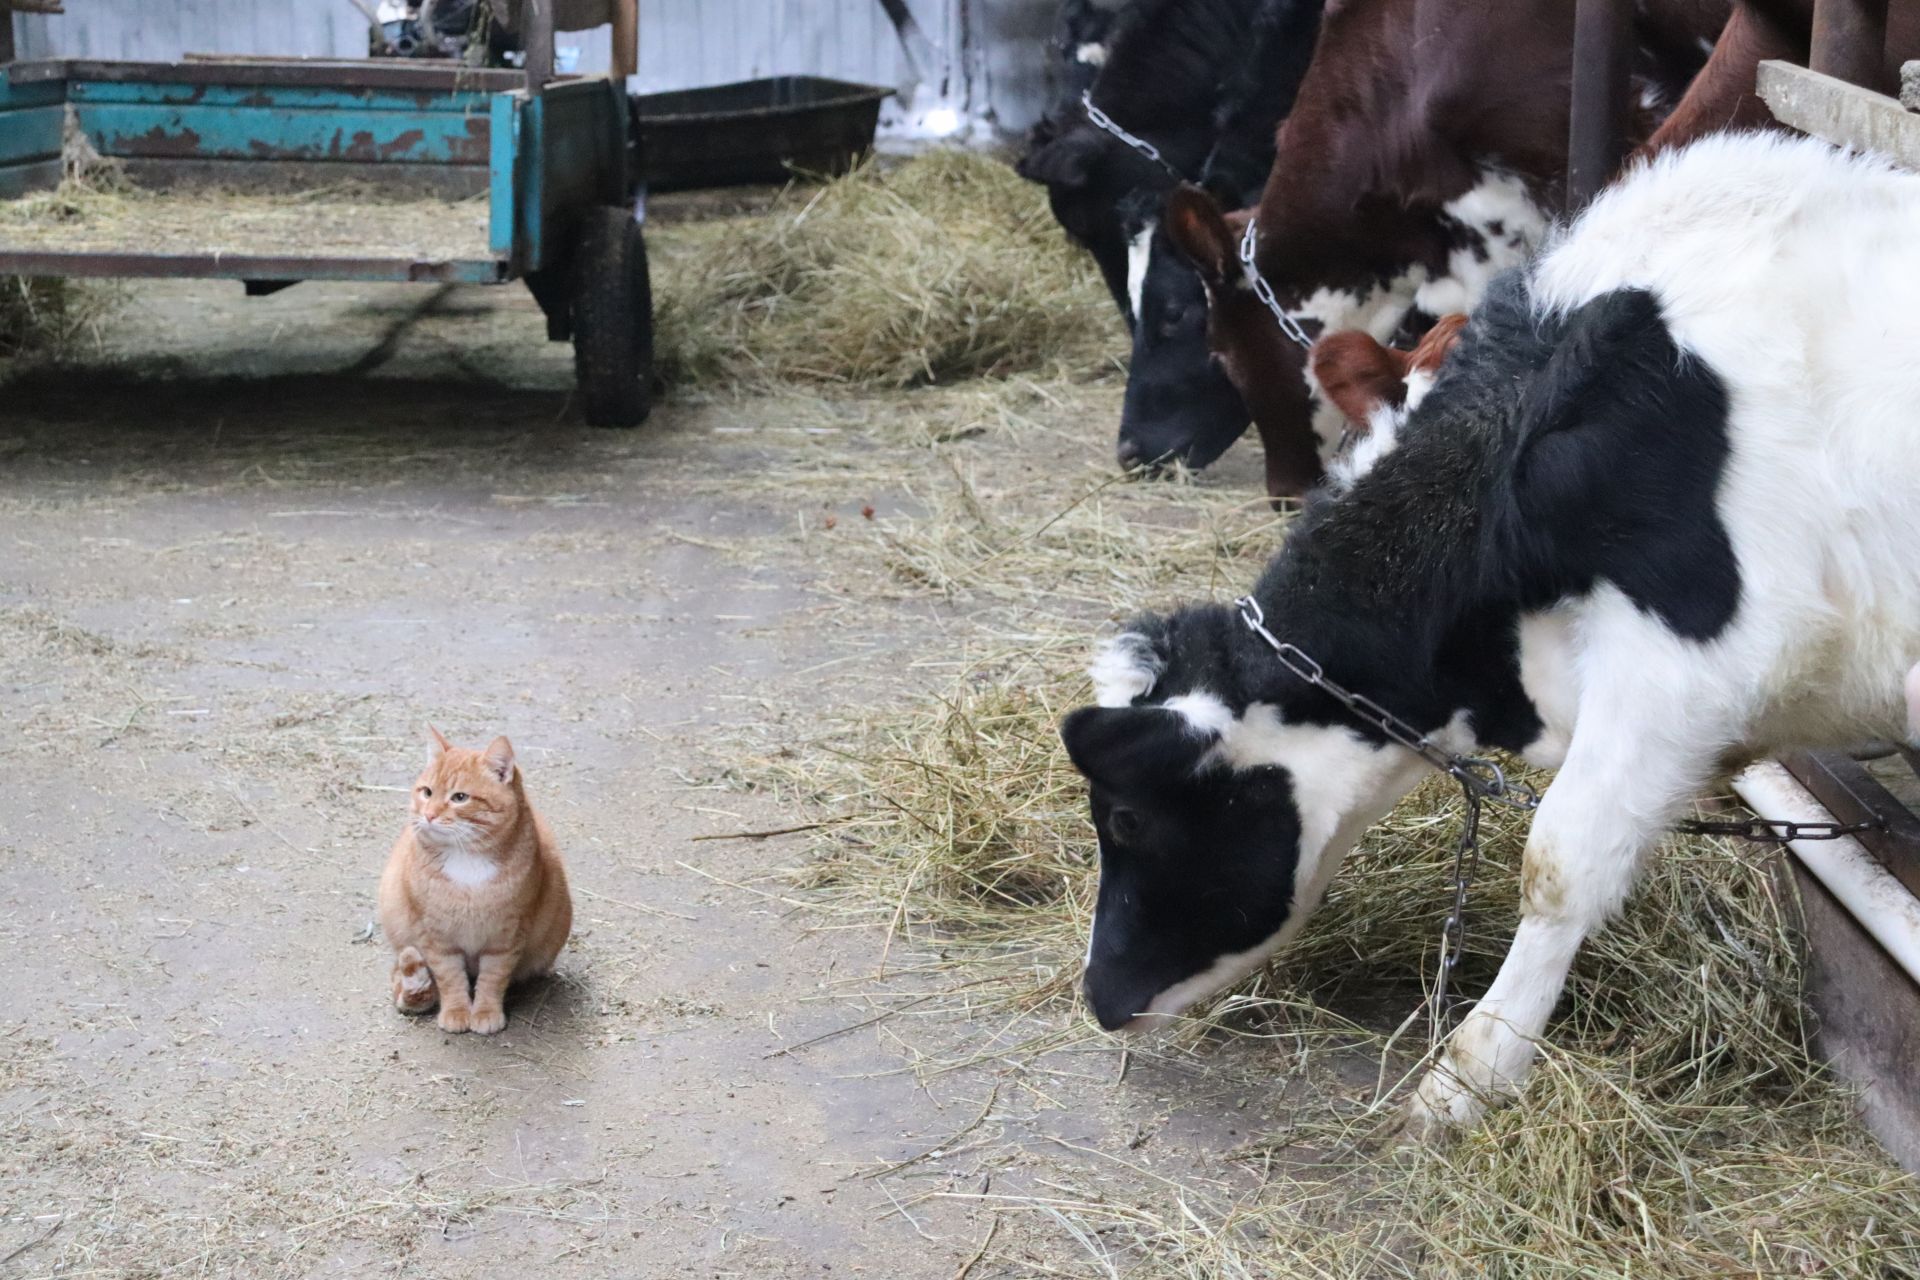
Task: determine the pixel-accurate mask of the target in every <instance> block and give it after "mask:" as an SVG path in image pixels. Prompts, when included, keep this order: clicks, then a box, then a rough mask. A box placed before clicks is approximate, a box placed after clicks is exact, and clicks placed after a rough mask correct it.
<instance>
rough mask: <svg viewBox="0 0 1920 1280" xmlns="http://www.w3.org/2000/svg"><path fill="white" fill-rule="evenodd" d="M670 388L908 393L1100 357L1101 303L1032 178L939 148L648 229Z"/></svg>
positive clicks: (1105, 324)
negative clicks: (726, 215)
mask: <svg viewBox="0 0 1920 1280" xmlns="http://www.w3.org/2000/svg"><path fill="white" fill-rule="evenodd" d="M649 249H650V251H651V253H652V257H653V269H654V306H655V314H656V327H657V336H656V347H655V351H656V359H657V361H658V367H659V370H660V372H661V374H662V376H663V377H665V378H666V379H667V381H668V382H669V383H672V384H680V385H687V384H728V385H734V386H740V385H748V386H758V387H764V386H766V385H768V384H771V383H775V382H783V381H785V382H792V381H799V382H807V383H816V384H817V383H836V384H847V385H853V386H861V387H906V386H915V385H920V384H925V383H937V382H946V381H950V380H953V379H957V378H965V377H973V376H982V375H985V376H999V375H1004V374H1008V373H1014V372H1028V371H1041V370H1045V371H1050V372H1056V373H1079V372H1083V371H1085V370H1088V369H1093V368H1100V367H1103V366H1104V367H1111V357H1112V350H1113V347H1114V342H1113V337H1114V324H1115V322H1114V319H1113V316H1112V310H1111V308H1112V305H1113V304H1112V303H1111V302H1110V301H1108V300H1107V298H1106V296H1105V294H1104V293H1103V292H1102V290H1101V288H1100V286H1099V283H1098V279H1097V277H1096V275H1095V273H1094V272H1093V270H1092V268H1091V266H1090V265H1089V264H1088V262H1087V260H1086V258H1085V255H1083V254H1080V253H1078V252H1077V251H1076V250H1073V249H1072V248H1070V247H1069V246H1068V245H1066V244H1065V243H1064V242H1063V240H1062V238H1061V236H1060V233H1059V229H1058V228H1057V227H1056V226H1055V225H1054V223H1053V221H1052V219H1051V217H1050V216H1049V214H1048V212H1047V206H1046V200H1045V197H1044V195H1043V193H1042V192H1041V189H1040V188H1039V187H1037V186H1035V185H1033V184H1032V183H1029V182H1025V181H1023V180H1021V179H1020V178H1019V177H1018V176H1016V175H1015V174H1014V172H1013V170H1012V169H1010V168H1008V167H1007V165H1006V164H1004V163H1002V162H1001V161H999V160H995V159H992V158H990V157H985V156H981V155H977V154H974V153H972V152H964V151H954V150H936V151H931V152H928V153H926V154H924V155H921V156H918V157H915V158H914V159H912V160H909V161H907V162H905V163H903V164H900V165H897V166H889V165H885V164H882V163H879V162H869V163H868V164H865V165H863V166H862V167H860V168H859V169H857V170H855V171H854V172H852V173H850V174H847V175H846V176H844V177H841V178H838V179H836V180H834V181H832V182H830V183H828V184H826V185H825V186H821V187H803V186H796V187H794V188H791V189H789V190H788V191H787V192H786V193H784V194H783V195H782V196H781V198H780V199H779V200H778V201H777V202H776V204H775V207H774V209H773V210H772V211H771V212H770V213H768V214H766V215H764V216H760V217H746V218H737V219H729V220H725V221H719V222H708V223H702V224H697V225H692V226H678V227H675V226H662V227H659V228H657V229H656V230H655V231H654V232H653V233H652V235H651V238H650V241H649Z"/></svg>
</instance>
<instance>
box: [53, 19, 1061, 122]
mask: <svg viewBox="0 0 1920 1280" xmlns="http://www.w3.org/2000/svg"><path fill="white" fill-rule="evenodd" d="M909 4H910V5H911V7H912V8H913V11H914V13H915V14H916V15H917V16H918V17H919V19H920V23H921V25H922V26H923V27H924V28H925V29H926V33H927V35H928V37H929V38H930V39H931V40H932V41H933V43H934V44H935V45H936V47H937V48H938V50H939V53H940V58H941V65H940V66H939V67H938V68H936V69H935V74H936V75H937V77H938V78H940V79H942V80H944V81H946V82H947V84H948V86H949V94H950V96H951V97H952V98H954V99H956V100H960V101H965V102H967V103H968V104H969V105H970V106H971V108H972V109H973V110H974V112H976V113H977V114H979V115H980V116H982V117H983V118H989V119H991V120H992V121H993V122H994V123H996V124H997V125H998V126H999V127H1000V128H1002V129H1006V130H1017V129H1023V128H1025V127H1026V126H1027V125H1028V124H1030V123H1032V121H1033V120H1034V119H1035V118H1036V117H1037V116H1038V115H1039V113H1040V111H1041V110H1042V109H1044V107H1045V105H1046V96H1045V83H1044V81H1045V65H1046V47H1045V45H1046V37H1047V34H1048V32H1049V30H1050V27H1051V23H1052V13H1053V9H1054V0H909ZM67 9H68V12H67V13H66V14H65V15H63V16H59V17H48V16H41V15H33V14H21V15H19V16H18V17H17V18H16V19H15V21H16V23H17V30H18V34H19V45H20V48H19V56H20V57H22V58H44V57H58V56H74V57H89V58H127V59H146V60H169V59H174V58H178V57H179V56H180V55H182V54H183V53H186V52H189V51H192V52H206V53H262V54H286V55H297V56H303V57H316V56H317V57H347V58H357V57H362V56H364V55H365V53H366V34H365V20H364V19H363V18H362V17H361V16H360V14H359V13H358V12H357V11H356V10H355V9H354V8H353V7H352V5H350V4H348V3H347V0H68V4H67ZM559 43H560V44H562V45H574V46H578V47H579V48H580V50H581V67H582V69H584V70H588V71H600V70H604V69H605V68H606V66H607V32H606V31H605V30H601V31H593V32H581V33H579V34H577V35H564V36H562V37H561V38H560V40H559ZM789 72H805V73H809V74H813V75H824V76H834V77H837V78H839V79H844V80H859V81H864V82H868V83H872V84H884V85H896V86H897V85H900V84H901V83H902V79H903V77H904V76H905V74H906V68H905V65H904V60H903V59H902V58H901V56H900V48H899V42H898V41H897V40H896V39H895V38H894V33H893V27H892V24H891V23H889V22H888V21H887V17H886V14H885V13H884V12H883V11H882V10H881V8H880V5H879V3H878V2H877V0H640V75H639V79H638V83H637V85H636V88H638V89H639V91H641V92H652V91H656V90H665V89H687V88H693V87H696V86H698V85H706V84H722V83H725V82H727V81H729V80H746V79H751V78H753V77H756V76H767V75H780V74H784V73H789Z"/></svg>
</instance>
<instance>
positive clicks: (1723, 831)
mask: <svg viewBox="0 0 1920 1280" xmlns="http://www.w3.org/2000/svg"><path fill="white" fill-rule="evenodd" d="M1886 828H1887V824H1886V823H1884V822H1882V821H1880V820H1879V819H1878V818H1870V819H1868V820H1867V821H1865V822H1786V821H1783V820H1779V819H1774V818H1746V819H1735V820H1730V821H1712V820H1707V819H1701V818H1689V819H1688V820H1687V821H1685V822H1679V823H1675V824H1674V830H1675V831H1684V832H1686V833H1687V834H1688V835H1694V836H1732V837H1733V838H1734V839H1736V840H1748V841H1751V842H1752V843H1754V844H1792V843H1793V842H1794V841H1795V840H1838V839H1840V838H1841V837H1842V836H1857V835H1863V834H1865V833H1866V832H1869V831H1884V830H1886Z"/></svg>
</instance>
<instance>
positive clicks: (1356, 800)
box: [1060, 607, 1421, 1030]
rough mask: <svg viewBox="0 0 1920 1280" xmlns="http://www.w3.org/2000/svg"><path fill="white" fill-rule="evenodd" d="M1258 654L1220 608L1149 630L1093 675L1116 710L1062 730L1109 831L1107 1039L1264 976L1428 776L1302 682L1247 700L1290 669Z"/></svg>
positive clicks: (1075, 719) (1074, 716) (1138, 631)
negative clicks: (1340, 871)
mask: <svg viewBox="0 0 1920 1280" xmlns="http://www.w3.org/2000/svg"><path fill="white" fill-rule="evenodd" d="M1257 646H1258V641H1256V640H1255V639H1254V638H1253V637H1252V635H1251V633H1249V632H1247V631H1246V630H1245V629H1244V628H1243V627H1242V626H1241V624H1240V623H1239V620H1238V619H1237V617H1235V616H1233V615H1231V614H1230V613H1229V612H1228V611H1227V610H1225V609H1222V608H1218V607H1208V608H1197V609H1188V610H1183V611H1182V612H1180V613H1178V614H1175V615H1174V616H1173V617H1171V618H1167V619H1164V620H1163V619H1145V620H1142V621H1141V622H1138V623H1136V624H1134V630H1132V631H1130V632H1129V633H1128V634H1126V635H1123V636H1121V637H1120V638H1119V639H1118V640H1117V641H1114V642H1113V643H1112V644H1110V645H1109V646H1108V647H1107V649H1106V650H1105V651H1104V652H1103V654H1102V655H1101V657H1100V659H1099V661H1097V662H1096V664H1095V666H1094V673H1093V674H1094V682H1095V687H1096V691H1097V694H1098V697H1099V700H1100V703H1101V705H1099V706H1094V707H1083V708H1081V709H1079V710H1077V711H1074V712H1071V713H1070V714H1069V715H1068V716H1067V717H1066V719H1065V721H1064V722H1063V723H1062V724H1061V727H1060V736H1061V738H1062V740H1063V741H1064V742H1065V744H1066V748H1067V754H1068V756H1069V758H1070V759H1072V761H1073V764H1074V767H1075V768H1077V769H1079V770H1080V772H1081V773H1082V774H1084V775H1085V776H1086V778H1087V782H1088V784H1089V785H1088V791H1089V797H1090V800H1091V803H1092V809H1093V824H1094V829H1095V831H1096V832H1097V833H1098V836H1099V844H1100V889H1099V896H1098V899H1097V903H1096V907H1095V912H1094V922H1093V934H1092V937H1091V939H1090V940H1089V942H1088V945H1087V970H1086V978H1085V991H1086V996H1087V1002H1088V1004H1089V1005H1090V1006H1091V1007H1092V1009H1093V1013H1094V1016H1095V1017H1096V1018H1097V1019H1099V1022H1100V1025H1101V1026H1103V1027H1106V1028H1108V1029H1109V1030H1113V1029H1117V1028H1122V1027H1125V1028H1138V1027H1146V1026H1151V1025H1153V1024H1155V1023H1157V1022H1161V1021H1164V1020H1165V1019H1167V1018H1170V1017H1172V1016H1174V1015H1176V1014H1178V1013H1179V1012H1180V1011H1181V1010H1183V1009H1185V1008H1186V1007H1187V1006H1188V1005H1191V1004H1192V1003H1194V1002H1195V1001H1197V1000H1200V999H1203V998H1205V997H1207V996H1209V995H1212V994H1214V993H1215V992H1217V991H1220V990H1222V989H1224V988H1226V987H1227V986H1229V985H1231V984H1232V983H1234V982H1236V981H1238V980H1239V979H1241V978H1243V977H1245V976H1246V975H1248V974H1250V973H1252V972H1253V971H1254V970H1256V969H1258V968H1259V967H1260V966H1261V965H1262V964H1264V963H1265V962H1266V960H1267V958H1268V957H1269V956H1271V955H1272V954H1273V953H1274V952H1275V951H1276V950H1278V949H1279V948H1280V947H1281V946H1282V945H1284V944H1285V943H1286V941H1287V940H1288V939H1289V938H1290V937H1292V936H1293V934H1294V933H1295V932H1297V931H1298V929H1299V928H1300V926H1301V925H1302V924H1303V923H1304V922H1305V920H1306V917H1307V915H1308V914H1309V913H1310V912H1311V911H1312V910H1313V908H1314V906H1315V905H1317V903H1318V902H1319V898H1320V894H1321V893H1322V891H1323V890H1324V889H1325V887H1326V883H1327V881H1328V879H1329V878H1330V877H1331V876H1332V873H1333V871H1334V870H1335V869H1336V868H1337V867H1338V865H1339V862H1340V859H1341V858H1342V857H1344V856H1345V853H1346V851H1347V849H1348V848H1349V847H1350V846H1351V845H1352V843H1353V841H1354V840H1355V839H1357V838H1358V836H1359V835H1360V833H1361V832H1363V831H1364V830H1365V829H1366V827H1367V826H1368V825H1370V824H1371V823H1372V822H1373V821H1374V820H1375V819H1377V818H1378V817H1379V816H1380V815H1381V814H1383V813H1385V812H1386V810H1387V809H1388V808H1389V807H1391V806H1392V804H1393V803H1394V801H1396V800H1397V799H1398V798H1399V797H1400V796H1401V795H1403V794H1404V793H1405V792H1406V790H1407V789H1408V788H1410V787H1411V786H1412V785H1413V783H1414V782H1415V781H1417V780H1418V777H1419V773H1420V768H1421V765H1420V762H1419V759H1418V757H1416V756H1414V755H1413V754H1412V753H1411V752H1408V751H1405V750H1403V749H1401V748H1398V747H1392V746H1388V745H1385V744H1383V743H1379V742H1374V741H1370V740H1368V739H1366V738H1365V737H1363V736H1362V735H1361V734H1360V733H1358V732H1357V731H1356V730H1354V729H1353V728H1351V727H1349V726H1348V725H1347V724H1346V723H1345V722H1344V721H1341V720H1338V719H1337V718H1336V719H1335V720H1333V721H1329V720H1328V719H1327V718H1326V717H1327V716H1328V715H1329V714H1331V715H1333V716H1334V717H1338V716H1339V715H1340V714H1341V713H1339V712H1338V711H1337V710H1335V709H1332V708H1330V707H1329V706H1328V705H1325V700H1324V699H1320V700H1318V701H1315V700H1314V695H1313V694H1312V692H1311V690H1308V689H1307V688H1306V687H1305V686H1300V687H1299V688H1298V689H1297V690H1291V691H1290V690H1287V689H1286V688H1285V687H1284V686H1283V687H1282V691H1281V693H1279V694H1278V695H1271V696H1273V697H1274V700H1273V701H1250V700H1248V699H1247V697H1246V695H1245V694H1244V693H1242V692H1239V690H1240V689H1241V688H1243V687H1245V686H1247V685H1248V684H1249V679H1248V674H1247V673H1248V672H1249V671H1258V672H1261V673H1262V675H1263V676H1271V675H1273V673H1274V670H1275V669H1274V668H1273V667H1272V666H1271V663H1272V655H1271V652H1270V651H1266V650H1261V649H1258V648H1257ZM1263 655H1264V656H1263ZM1253 664H1258V665H1257V666H1256V665H1253ZM1243 667H1244V668H1245V669H1244V670H1243V669H1242V668H1243ZM1296 692H1297V693H1298V694H1299V695H1300V701H1301V702H1302V703H1303V704H1304V705H1302V706H1290V705H1288V703H1289V701H1290V700H1291V696H1292V694H1293V693H1296ZM1315 716H1317V717H1319V718H1314V717H1315Z"/></svg>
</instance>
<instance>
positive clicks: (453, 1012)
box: [434, 1005, 471, 1034]
mask: <svg viewBox="0 0 1920 1280" xmlns="http://www.w3.org/2000/svg"><path fill="white" fill-rule="evenodd" d="M434 1021H435V1022H436V1023H438V1024H439V1026H440V1029H441V1030H442V1031H451V1032H454V1033H455V1034H458V1033H459V1032H462V1031H465V1030H466V1029H467V1028H468V1027H469V1026H470V1025H471V1018H470V1016H469V1014H468V1012H467V1010H465V1009H449V1008H447V1007H446V1006H445V1005H441V1006H440V1016H439V1017H438V1018H436V1019H434Z"/></svg>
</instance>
